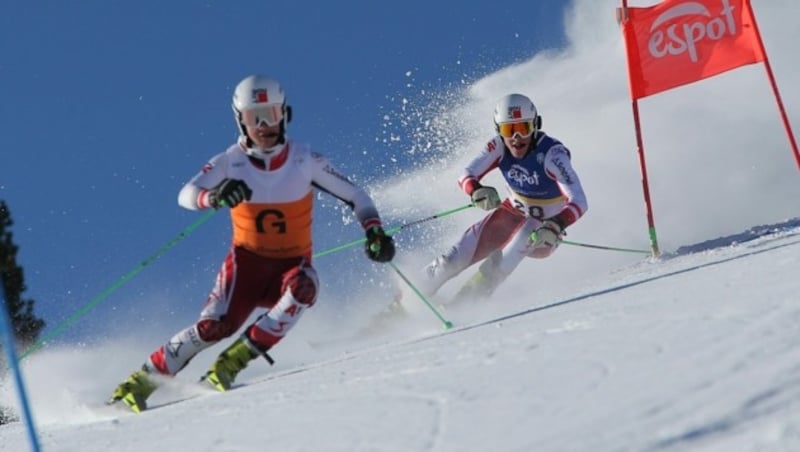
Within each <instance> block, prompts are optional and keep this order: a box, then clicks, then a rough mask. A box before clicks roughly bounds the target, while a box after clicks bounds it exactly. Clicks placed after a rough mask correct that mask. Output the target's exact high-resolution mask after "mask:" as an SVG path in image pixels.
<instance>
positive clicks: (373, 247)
mask: <svg viewBox="0 0 800 452" xmlns="http://www.w3.org/2000/svg"><path fill="white" fill-rule="evenodd" d="M366 251H367V257H368V258H370V259H372V260H373V261H375V262H389V261H390V260H392V258H393V257H394V239H393V238H392V237H391V236H389V235H386V233H385V232H384V231H383V228H382V227H380V226H373V227H371V228H369V229H367V242H366Z"/></svg>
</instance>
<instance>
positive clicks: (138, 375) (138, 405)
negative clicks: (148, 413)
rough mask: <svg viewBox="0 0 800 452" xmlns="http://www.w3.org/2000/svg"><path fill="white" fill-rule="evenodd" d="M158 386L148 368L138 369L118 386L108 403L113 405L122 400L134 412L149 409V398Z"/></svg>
mask: <svg viewBox="0 0 800 452" xmlns="http://www.w3.org/2000/svg"><path fill="white" fill-rule="evenodd" d="M157 387H158V386H157V385H156V384H155V382H154V381H153V380H152V379H151V378H150V374H149V373H148V372H147V371H146V370H144V369H141V370H137V371H136V372H134V373H132V374H131V375H130V376H129V377H128V379H127V380H125V381H123V382H122V383H120V385H119V386H117V389H116V390H114V393H113V394H112V395H111V398H110V399H108V402H106V403H107V404H108V405H111V404H114V403H117V402H119V401H122V403H124V404H125V405H127V406H128V408H130V409H131V411H133V412H134V413H141V412H142V411H144V410H146V409H147V398H148V397H150V395H151V394H152V393H153V391H155V390H156V388H157Z"/></svg>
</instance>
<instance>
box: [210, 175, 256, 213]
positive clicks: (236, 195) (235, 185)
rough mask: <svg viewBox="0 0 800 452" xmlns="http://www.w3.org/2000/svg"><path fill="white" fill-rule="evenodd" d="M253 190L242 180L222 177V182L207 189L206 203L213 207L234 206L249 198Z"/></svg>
mask: <svg viewBox="0 0 800 452" xmlns="http://www.w3.org/2000/svg"><path fill="white" fill-rule="evenodd" d="M251 196H253V190H250V187H248V186H247V184H246V183H245V182H244V181H243V180H239V179H222V182H220V183H219V184H217V186H216V187H214V188H212V189H211V190H209V191H208V204H209V205H210V206H211V207H213V208H214V209H220V208H221V207H223V206H228V207H230V208H233V207H236V206H237V205H238V204H239V203H240V202H242V201H244V200H250V197H251Z"/></svg>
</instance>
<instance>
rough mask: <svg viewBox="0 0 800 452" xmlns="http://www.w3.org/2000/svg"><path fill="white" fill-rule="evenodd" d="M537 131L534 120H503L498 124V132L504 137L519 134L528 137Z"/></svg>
mask: <svg viewBox="0 0 800 452" xmlns="http://www.w3.org/2000/svg"><path fill="white" fill-rule="evenodd" d="M535 131H536V127H535V126H534V125H533V120H532V119H531V120H529V121H521V122H502V123H500V124H498V125H497V133H499V134H500V136H501V137H503V138H511V137H513V136H514V135H516V134H519V135H520V136H521V137H522V138H528V137H529V136H531V134H533V132H535Z"/></svg>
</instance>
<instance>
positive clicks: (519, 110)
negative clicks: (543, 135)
mask: <svg viewBox="0 0 800 452" xmlns="http://www.w3.org/2000/svg"><path fill="white" fill-rule="evenodd" d="M503 124H524V125H526V129H525V130H522V129H514V128H507V127H502V129H503V130H501V125H503ZM494 127H495V131H497V133H498V134H500V135H502V136H505V137H507V138H510V137H511V136H513V135H514V133H520V135H522V136H524V137H528V136H530V135H531V134H532V135H533V136H534V138H535V137H536V135H537V133H538V132H539V129H541V127H542V117H541V116H539V113H538V112H537V111H536V106H535V105H533V101H531V100H530V99H529V98H528V97H527V96H524V95H522V94H508V95H506V96H503V97H502V98H501V99H500V100H499V101H497V105H496V106H495V107H494ZM526 131H527V132H526ZM501 132H503V133H501Z"/></svg>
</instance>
